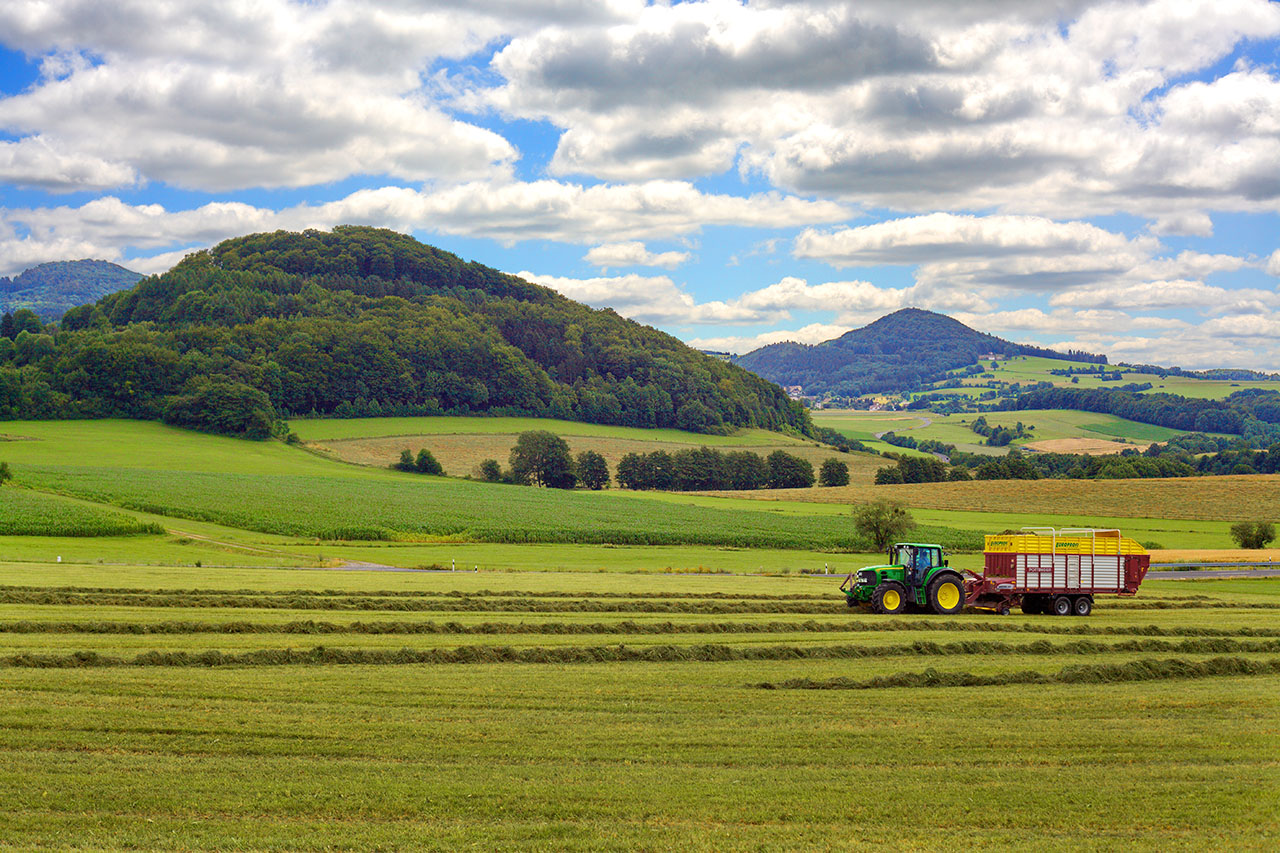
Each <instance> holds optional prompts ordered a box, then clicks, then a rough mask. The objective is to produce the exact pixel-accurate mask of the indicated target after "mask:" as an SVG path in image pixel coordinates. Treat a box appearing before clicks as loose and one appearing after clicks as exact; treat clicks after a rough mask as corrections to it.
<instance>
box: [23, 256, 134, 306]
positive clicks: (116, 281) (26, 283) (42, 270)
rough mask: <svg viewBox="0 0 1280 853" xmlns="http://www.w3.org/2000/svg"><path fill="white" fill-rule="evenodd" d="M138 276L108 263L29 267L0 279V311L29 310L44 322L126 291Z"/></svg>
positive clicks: (66, 263)
mask: <svg viewBox="0 0 1280 853" xmlns="http://www.w3.org/2000/svg"><path fill="white" fill-rule="evenodd" d="M140 278H142V276H141V274H139V273H136V272H133V271H131V270H127V269H125V268H124V267H122V266H118V265H117V264H113V263H110V262H108V261H91V260H83V261H53V262H51V263H46V264H40V265H39V266H35V267H32V268H31V269H28V270H26V271H25V272H23V273H21V274H20V275H18V276H16V277H15V278H14V279H13V280H12V281H10V280H9V279H6V278H0V309H3V310H12V309H14V308H19V307H22V308H27V309H32V310H33V311H34V313H36V314H38V315H40V316H41V317H44V318H45V319H47V320H56V319H58V318H59V317H60V316H62V314H63V312H65V311H67V310H68V309H71V308H74V307H75V306H78V305H85V304H87V303H90V302H93V301H95V300H97V299H100V298H102V297H103V296H106V295H107V294H108V293H114V292H116V291H117V290H123V289H124V288H126V287H132V286H133V285H134V284H136V283H137V281H138V279H140Z"/></svg>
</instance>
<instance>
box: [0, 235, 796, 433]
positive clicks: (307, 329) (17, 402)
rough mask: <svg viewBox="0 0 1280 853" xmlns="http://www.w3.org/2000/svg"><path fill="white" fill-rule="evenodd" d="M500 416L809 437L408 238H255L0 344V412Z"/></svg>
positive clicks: (637, 341)
mask: <svg viewBox="0 0 1280 853" xmlns="http://www.w3.org/2000/svg"><path fill="white" fill-rule="evenodd" d="M477 412H490V413H495V414H507V415H537V416H546V417H556V418H566V419H571V420H580V421H588V422H592V423H604V424H621V425H628V426H641V427H671V426H675V427H680V428H683V429H688V430H693V431H699V432H716V431H720V430H724V429H728V428H733V427H763V428H767V429H775V430H791V431H797V432H801V433H810V432H812V430H813V426H812V424H811V422H810V421H809V417H808V414H807V412H806V411H805V410H804V408H803V407H802V406H800V405H799V404H797V403H795V402H793V401H791V400H789V399H788V398H787V396H786V395H785V394H784V393H783V391H782V390H781V389H780V388H778V387H777V386H776V385H773V384H772V383H770V382H768V381H766V380H764V379H762V378H760V377H759V376H756V375H755V374H752V373H749V372H748V371H746V370H743V369H742V368H740V367H737V366H735V365H732V364H728V363H726V362H723V361H719V360H717V359H714V358H710V357H708V356H705V355H703V354H701V353H699V352H697V351H696V350H693V349H691V348H689V347H687V346H685V345H684V344H683V343H681V342H680V341H679V340H677V339H676V338H673V337H671V336H670V335H667V334H664V333H662V332H659V331H657V330H656V329H653V328H650V327H647V326H642V325H640V324H638V323H635V322H632V321H630V320H626V319H624V318H622V317H620V316H618V315H617V314H616V313H615V312H613V311H612V310H609V309H604V310H593V309H591V308H588V307H587V306H585V305H582V304H581V303H578V302H574V301H572V300H570V299H567V298H565V297H563V296H561V295H560V294H558V293H556V292H555V291H553V290H550V289H548V288H545V287H541V286H539V285H535V284H530V283H529V282H527V281H524V280H522V279H519V278H516V277H514V276H510V275H506V274H504V273H502V272H499V271H498V270H495V269H491V268H489V267H486V266H483V265H481V264H478V263H468V262H466V261H463V260H462V259H461V258H458V257H457V256H455V255H452V254H450V253H448V252H444V251H441V250H439V249H436V248H433V247H431V246H428V245H424V244H422V243H420V242H418V241H417V240H414V239H413V238H411V237H407V236H405V235H402V234H397V233H395V232H393V231H387V230H382V229H374V228H366V227H355V226H340V227H338V228H335V229H334V230H333V231H332V232H325V231H306V232H303V233H291V232H283V231H278V232H275V233H271V234H253V235H250V236H247V237H240V238H237V239H233V240H227V241H225V242H223V243H220V244H219V245H217V246H215V247H214V248H213V249H211V250H208V251H201V252H197V253H194V254H192V255H189V256H188V257H187V258H186V259H184V260H183V261H182V262H181V263H179V264H178V265H177V266H175V267H174V268H173V269H172V270H170V271H169V272H167V273H165V274H163V275H159V276H153V277H149V278H145V279H143V280H142V281H141V282H139V283H138V284H137V285H136V286H134V287H133V288H131V289H129V290H125V291H121V292H119V293H115V294H111V295H109V296H106V297H105V298H103V299H101V300H100V301H98V302H97V303H95V304H93V305H85V306H82V307H79V308H74V309H72V310H70V311H68V312H67V313H66V315H65V316H64V317H63V321H62V324H61V328H60V329H56V330H54V329H52V328H50V329H46V330H44V331H34V330H24V331H22V332H18V333H17V334H16V335H15V337H14V338H13V339H12V340H11V341H10V340H6V339H0V417H3V418H67V417H105V416H124V417H133V418H158V417H165V418H166V419H167V420H169V421H171V422H174V423H179V424H183V425H187V426H195V427H200V428H206V429H214V430H218V431H223V432H234V433H249V434H255V435H258V434H262V433H263V431H264V430H265V429H268V428H269V426H270V422H271V421H272V420H274V418H276V417H277V416H281V415H283V416H289V415H308V414H312V413H314V414H316V415H322V416H323V415H338V416H369V415H417V414H442V413H451V414H465V413H477Z"/></svg>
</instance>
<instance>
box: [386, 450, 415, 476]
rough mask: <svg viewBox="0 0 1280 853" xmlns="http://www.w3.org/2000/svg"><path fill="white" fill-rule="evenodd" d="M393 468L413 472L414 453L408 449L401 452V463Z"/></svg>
mask: <svg viewBox="0 0 1280 853" xmlns="http://www.w3.org/2000/svg"><path fill="white" fill-rule="evenodd" d="M391 467H392V468H395V469H396V470H397V471H412V470H413V451H412V450H410V449H409V448H407V447H406V448H405V449H404V450H401V451H400V461H399V462H397V463H396V464H394V465H392V466H391Z"/></svg>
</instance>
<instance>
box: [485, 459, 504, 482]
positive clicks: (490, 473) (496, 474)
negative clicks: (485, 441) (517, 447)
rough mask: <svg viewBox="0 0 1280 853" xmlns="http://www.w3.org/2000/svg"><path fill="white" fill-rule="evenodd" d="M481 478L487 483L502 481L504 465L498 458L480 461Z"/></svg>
mask: <svg viewBox="0 0 1280 853" xmlns="http://www.w3.org/2000/svg"><path fill="white" fill-rule="evenodd" d="M480 479H481V480H484V481H485V482H486V483H501V482H502V466H501V465H499V464H498V460H497V459H486V460H484V461H483V462H481V463H480Z"/></svg>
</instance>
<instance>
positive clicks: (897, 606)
mask: <svg viewBox="0 0 1280 853" xmlns="http://www.w3.org/2000/svg"><path fill="white" fill-rule="evenodd" d="M871 609H872V610H874V611H875V612H876V613H884V614H886V615H888V616H896V615H897V614H899V613H901V612H902V611H904V610H906V609H907V591H906V589H904V588H903V586H902V584H900V583H898V582H897V581H885V582H884V583H882V584H880V585H879V586H878V587H876V588H875V591H874V592H872V593H871Z"/></svg>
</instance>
